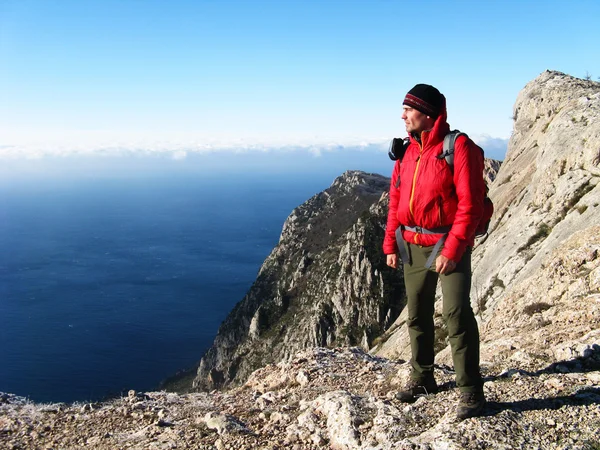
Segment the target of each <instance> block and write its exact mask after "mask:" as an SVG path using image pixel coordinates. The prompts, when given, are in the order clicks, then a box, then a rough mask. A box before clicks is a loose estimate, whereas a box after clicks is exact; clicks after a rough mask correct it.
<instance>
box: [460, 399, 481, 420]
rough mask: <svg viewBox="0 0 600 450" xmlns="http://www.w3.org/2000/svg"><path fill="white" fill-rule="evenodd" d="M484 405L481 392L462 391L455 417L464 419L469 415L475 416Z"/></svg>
mask: <svg viewBox="0 0 600 450" xmlns="http://www.w3.org/2000/svg"><path fill="white" fill-rule="evenodd" d="M484 406H485V396H484V395H483V392H462V393H461V394H460V400H459V402H458V409H457V412H456V417H457V418H458V420H465V419H468V418H469V417H477V416H478V415H479V413H481V411H482V410H483V407H484Z"/></svg>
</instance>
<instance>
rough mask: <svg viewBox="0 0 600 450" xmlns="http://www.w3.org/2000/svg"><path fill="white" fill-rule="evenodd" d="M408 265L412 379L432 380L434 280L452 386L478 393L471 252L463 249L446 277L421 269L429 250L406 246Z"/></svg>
mask: <svg viewBox="0 0 600 450" xmlns="http://www.w3.org/2000/svg"><path fill="white" fill-rule="evenodd" d="M408 247H409V248H408V250H409V253H410V255H411V260H412V261H411V264H405V265H404V283H405V286H406V295H407V297H408V301H407V308H408V332H409V336H410V345H411V350H412V360H411V364H412V368H413V372H412V378H413V379H414V380H417V381H423V380H424V379H426V378H428V377H431V376H433V361H434V350H433V347H434V325H433V313H434V303H435V290H436V285H437V281H438V278H439V279H440V281H441V283H442V294H443V317H444V321H445V322H446V327H447V329H448V338H449V340H450V347H451V349H452V359H453V362H454V370H455V371H456V384H457V386H458V387H459V388H460V390H461V391H462V392H481V390H482V389H483V381H482V379H481V374H480V372H479V330H478V328H477V321H476V320H475V314H474V313H473V309H472V308H471V301H470V296H469V294H470V290H471V248H470V247H469V248H467V250H466V251H465V254H464V255H463V257H462V259H461V260H460V261H459V263H458V264H457V265H456V269H455V270H454V271H453V272H452V273H450V274H447V275H440V274H438V273H437V272H436V271H435V263H434V264H433V267H432V268H431V269H426V268H425V262H426V261H427V258H428V257H429V255H430V254H431V252H432V250H433V247H419V246H418V245H409V246H408Z"/></svg>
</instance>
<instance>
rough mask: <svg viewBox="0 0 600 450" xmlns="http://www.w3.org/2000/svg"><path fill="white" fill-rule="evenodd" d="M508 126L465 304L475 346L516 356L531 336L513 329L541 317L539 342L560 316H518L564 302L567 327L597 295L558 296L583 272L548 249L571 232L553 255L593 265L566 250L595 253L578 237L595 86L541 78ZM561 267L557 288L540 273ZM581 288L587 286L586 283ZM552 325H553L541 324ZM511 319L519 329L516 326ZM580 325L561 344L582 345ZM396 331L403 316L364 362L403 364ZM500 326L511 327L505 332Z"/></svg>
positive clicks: (594, 208)
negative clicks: (501, 346) (500, 345)
mask: <svg viewBox="0 0 600 450" xmlns="http://www.w3.org/2000/svg"><path fill="white" fill-rule="evenodd" d="M514 120H515V123H514V131H513V135H512V137H511V139H510V142H509V146H508V153H507V155H506V159H505V161H504V162H503V163H502V167H501V168H500V170H499V172H498V175H497V177H496V179H495V181H494V182H493V183H492V184H491V189H490V192H489V196H490V197H491V198H492V200H493V201H494V204H495V214H494V217H493V218H492V223H491V226H490V233H489V236H488V237H487V238H486V239H484V240H483V241H482V242H480V243H479V244H477V245H476V247H475V249H474V252H473V267H474V272H473V284H472V290H471V303H472V305H473V307H474V310H475V312H476V314H477V315H478V319H479V321H480V326H481V327H482V329H483V330H485V332H484V333H482V339H484V340H485V339H488V337H489V336H494V339H496V338H498V339H499V336H500V335H502V334H503V333H504V334H505V335H506V334H508V332H507V331H506V330H507V329H510V330H513V335H514V338H511V339H508V341H510V342H513V341H515V343H514V345H513V344H507V345H509V347H510V346H511V345H512V346H513V347H515V348H517V347H518V346H519V345H518V344H517V343H516V341H518V340H520V339H521V338H523V339H524V338H525V337H526V336H524V335H522V334H523V333H524V334H528V333H530V331H531V330H532V329H531V328H530V326H532V325H531V324H529V325H527V326H525V325H523V323H522V321H525V322H528V323H529V319H530V318H531V317H534V318H535V319H536V320H537V319H540V317H542V316H544V317H546V318H545V319H543V320H546V321H551V322H552V325H550V326H549V327H548V333H546V334H552V330H554V327H559V323H560V321H559V320H557V319H556V318H557V317H559V316H558V314H559V312H560V311H561V309H560V308H556V309H551V308H550V307H548V311H550V312H540V313H539V314H538V313H533V312H531V310H529V309H527V310H525V309H526V308H533V307H531V306H528V305H530V304H533V303H535V302H538V303H540V304H546V305H555V304H559V303H561V302H564V306H565V307H567V311H569V313H568V314H567V313H565V310H562V311H563V313H565V314H567V316H568V317H567V316H565V315H561V316H560V317H562V318H564V320H567V321H569V322H567V323H570V321H572V320H575V319H574V318H575V317H578V315H579V313H578V312H577V311H587V312H586V313H582V314H584V315H586V314H587V315H589V314H590V312H589V311H591V310H590V309H589V308H591V307H592V305H594V301H592V300H590V301H588V302H587V303H585V302H582V301H581V299H580V296H581V295H583V296H585V295H588V294H589V295H594V292H596V291H597V288H595V287H590V288H589V289H588V291H586V292H587V293H585V294H584V293H581V292H580V293H579V294H577V295H575V294H573V293H572V292H571V291H569V289H576V288H575V287H573V288H571V287H568V286H571V283H575V284H576V282H577V283H579V282H580V281H581V280H580V278H581V277H582V276H583V275H584V272H585V270H584V269H582V270H583V272H581V273H578V272H577V270H574V269H573V267H572V266H573V264H572V263H570V262H568V261H563V262H557V259H556V257H558V256H560V255H557V254H556V252H557V251H558V250H556V249H557V248H559V247H560V246H561V245H563V244H564V242H565V241H566V240H567V239H568V238H569V237H570V236H572V235H573V234H574V233H577V232H579V231H581V232H582V233H581V234H578V238H577V239H578V241H577V242H578V244H576V245H575V247H573V246H571V247H569V246H567V247H561V248H562V250H560V251H562V252H568V253H567V254H565V255H563V256H564V257H565V258H567V259H568V258H575V259H576V260H578V261H579V262H580V263H581V264H584V265H590V264H592V265H593V264H594V263H593V261H595V259H594V258H595V257H594V256H593V255H594V251H595V250H589V251H588V253H586V256H585V257H577V256H576V252H574V249H575V248H576V247H577V245H581V246H585V245H590V246H591V247H590V248H595V247H594V245H595V244H594V240H593V239H589V238H588V236H595V233H596V231H595V229H594V228H592V227H593V226H595V225H600V206H599V205H600V186H599V185H598V182H599V181H600V83H596V82H593V81H586V80H580V79H577V78H573V77H571V76H568V75H565V74H562V73H559V72H550V71H547V72H544V73H542V74H541V75H540V76H539V77H537V78H536V79H535V80H533V81H531V82H530V83H528V84H527V85H526V86H525V88H524V89H523V90H522V91H521V92H520V93H519V95H518V98H517V101H516V103H515V106H514ZM596 242H598V239H597V238H596ZM560 251H559V253H560ZM577 258H579V259H577ZM565 264H566V265H567V266H569V267H570V269H568V271H567V272H566V273H567V274H566V275H563V277H562V278H560V277H557V275H556V273H554V272H549V270H550V269H549V267H550V266H551V265H558V266H562V265H565ZM586 267H587V266H586ZM586 276H587V275H586ZM550 280H551V281H550ZM553 283H558V285H560V286H563V287H564V286H567V287H566V288H565V289H566V291H565V293H561V294H560V296H558V297H557V295H558V294H556V290H557V289H559V288H558V287H557V286H558V285H557V284H553ZM589 283H591V284H590V286H594V282H593V281H590V282H589ZM575 284H573V286H575ZM577 286H579V285H578V284H577ZM577 289H579V288H577ZM595 290H596V291H595ZM524 292H529V295H527V296H526V295H524ZM532 297H534V298H536V299H537V300H535V301H534V300H532ZM439 303H440V302H438V305H437V307H436V311H437V313H436V319H435V320H436V324H438V325H439V330H440V332H439V342H438V348H440V349H441V348H444V347H445V346H446V344H447V343H446V342H445V340H444V332H443V326H442V320H441V305H440V304H439ZM561 304H562V303H561ZM507 308H508V310H507ZM515 308H516V309H515ZM542 308H545V306H542ZM586 308H587V309H586ZM524 310H525V312H524ZM509 311H510V312H509ZM517 311H519V313H517ZM527 311H529V314H528V313H527ZM519 314H521V315H520V316H519ZM569 314H570V315H569ZM554 315H556V318H555V319H552V318H549V317H551V316H553V317H554ZM517 316H519V318H520V319H521V320H516V319H517ZM509 317H510V319H509ZM569 317H570V318H569ZM588 319H589V318H586V319H585V320H586V321H587V322H586V325H585V326H582V327H581V328H580V329H578V330H579V331H576V329H575V328H574V329H573V330H572V332H571V333H570V334H569V336H570V337H569V339H570V340H572V339H574V340H575V341H577V342H582V341H588V337H589V336H587V333H588V332H590V331H591V330H593V329H594V328H595V329H596V330H597V328H598V324H597V322H594V321H590V320H588ZM405 321H406V314H405V313H404V314H402V315H401V316H400V317H399V318H398V320H397V321H396V323H395V324H394V326H393V327H392V328H391V329H390V330H388V332H387V333H386V334H385V335H384V336H383V337H382V339H381V341H382V342H383V343H382V344H380V345H379V346H377V348H375V349H373V352H375V353H376V354H378V355H381V356H387V357H400V358H410V348H409V347H408V333H407V330H406V327H405V326H403V325H404V323H405ZM509 322H510V324H511V326H508V325H509ZM513 325H514V326H515V327H516V328H515V327H513ZM547 325H548V324H547ZM567 326H568V325H567ZM505 327H506V328H505ZM557 331H558V330H557ZM546 334H545V335H546ZM559 335H560V336H563V337H565V335H563V334H561V333H559ZM529 337H531V336H529ZM594 339H595V338H594ZM591 342H592V343H593V342H594V340H593V339H592V341H591ZM545 345H546V344H544V343H543V340H542V341H541V342H538V343H537V344H536V345H530V346H529V348H528V350H527V355H522V357H523V358H525V359H527V360H529V359H530V358H534V356H532V355H534V354H538V355H541V354H544V355H546V356H548V355H547V353H548V352H547V350H548V349H547V348H546V347H545ZM492 348H493V345H492ZM557 351H558V350H557ZM559 354H562V353H561V351H558V353H557V354H555V355H554V356H553V357H559V356H558V355H559ZM449 358H450V357H449V351H448V350H446V351H445V352H442V353H441V354H440V355H439V357H438V360H439V361H442V362H448V363H449V362H450V360H449ZM551 358H552V357H551Z"/></svg>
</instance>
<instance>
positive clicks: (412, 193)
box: [408, 137, 423, 244]
mask: <svg viewBox="0 0 600 450" xmlns="http://www.w3.org/2000/svg"><path fill="white" fill-rule="evenodd" d="M422 139H423V138H422V137H421V142H418V144H419V156H418V157H417V166H416V167H415V174H414V175H413V182H412V189H411V192H410V200H409V202H408V210H409V211H410V215H411V216H412V218H413V221H414V220H415V213H414V211H413V202H414V199H415V187H416V185H417V174H418V172H419V166H420V165H421V157H422V156H423V144H422V142H423V140H422ZM413 240H414V242H415V244H418V243H419V233H415V235H414V237H413Z"/></svg>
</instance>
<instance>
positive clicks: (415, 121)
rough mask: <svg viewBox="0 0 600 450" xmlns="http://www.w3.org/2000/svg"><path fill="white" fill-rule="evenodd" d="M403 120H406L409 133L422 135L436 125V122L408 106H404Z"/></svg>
mask: <svg viewBox="0 0 600 450" xmlns="http://www.w3.org/2000/svg"><path fill="white" fill-rule="evenodd" d="M402 120H404V124H405V125H406V131H407V132H408V133H417V134H421V132H422V131H425V130H430V129H431V128H432V127H433V124H434V123H435V120H433V119H431V118H429V117H427V115H425V114H423V113H422V112H421V111H417V110H416V109H414V108H411V107H410V106H406V105H404V106H402Z"/></svg>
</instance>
